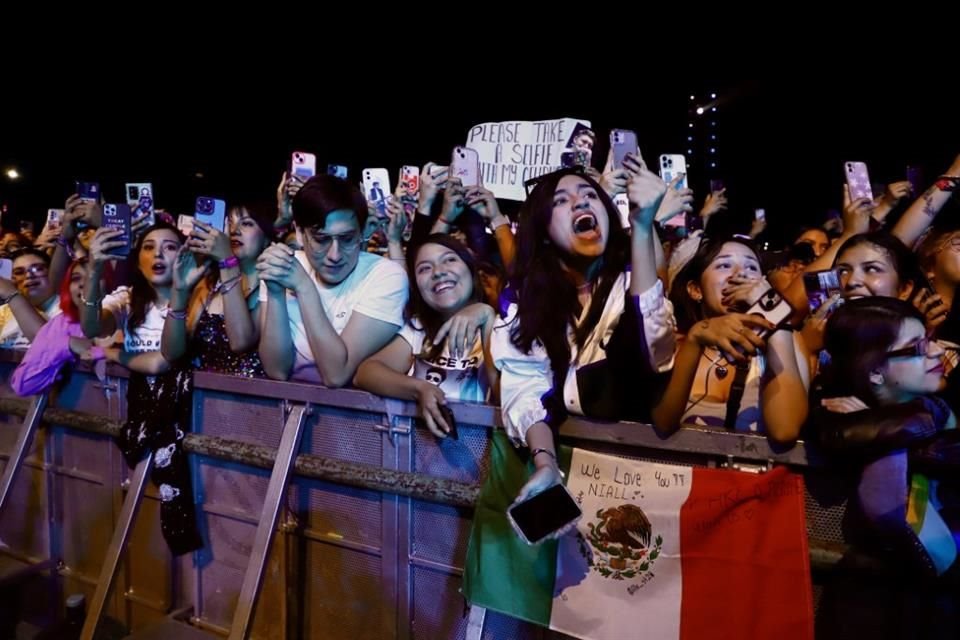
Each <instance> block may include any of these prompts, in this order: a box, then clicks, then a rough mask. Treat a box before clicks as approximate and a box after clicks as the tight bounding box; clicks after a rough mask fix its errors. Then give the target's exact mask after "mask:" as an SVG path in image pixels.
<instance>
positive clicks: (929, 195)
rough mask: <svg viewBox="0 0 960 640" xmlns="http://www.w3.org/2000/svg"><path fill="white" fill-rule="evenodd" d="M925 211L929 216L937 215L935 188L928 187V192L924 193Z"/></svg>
mask: <svg viewBox="0 0 960 640" xmlns="http://www.w3.org/2000/svg"><path fill="white" fill-rule="evenodd" d="M923 212H924V213H925V214H927V217H928V218H932V217H934V216H935V215H937V210H936V208H934V206H933V189H927V192H926V193H924V194H923Z"/></svg>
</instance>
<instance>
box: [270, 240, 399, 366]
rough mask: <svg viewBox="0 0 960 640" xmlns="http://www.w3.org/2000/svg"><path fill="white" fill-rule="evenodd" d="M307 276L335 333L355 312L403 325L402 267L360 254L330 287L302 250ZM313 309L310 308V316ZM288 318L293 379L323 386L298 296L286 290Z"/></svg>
mask: <svg viewBox="0 0 960 640" xmlns="http://www.w3.org/2000/svg"><path fill="white" fill-rule="evenodd" d="M296 258H297V260H299V261H300V264H302V265H303V268H304V270H306V272H307V275H309V276H310V279H311V280H312V281H313V283H314V285H316V287H317V293H319V294H320V301H321V302H322V304H323V311H324V312H325V313H326V314H327V319H328V320H329V321H330V324H331V325H333V329H334V331H336V332H337V333H338V334H340V333H343V330H344V328H346V326H347V323H348V322H349V321H350V317H351V316H352V315H353V313H354V312H357V313H361V314H363V315H365V316H367V317H368V318H373V319H374V320H381V321H383V322H388V323H390V324H393V325H396V326H397V328H399V327H400V326H401V325H403V308H404V306H406V304H407V295H408V294H409V281H408V278H407V272H406V271H404V269H403V267H401V266H400V265H397V264H395V263H394V262H393V261H392V260H387V259H385V258H381V257H379V256H375V255H373V254H371V253H366V252H364V253H361V254H360V256H359V258H358V259H357V266H356V268H355V269H354V270H353V272H352V273H351V274H350V275H349V276H347V278H346V279H345V280H344V281H343V282H341V283H340V284H338V285H336V286H334V287H328V286H326V285H324V284H321V283H320V282H318V279H317V272H316V271H315V270H314V268H313V267H312V266H311V265H310V262H309V260H307V255H306V254H305V253H304V252H303V251H297V252H296ZM266 300H267V286H266V283H264V282H261V283H260V301H261V302H266ZM311 311H312V310H311V309H308V310H307V313H310V312H311ZM287 315H288V317H289V318H290V335H291V336H292V338H293V349H294V352H295V354H294V362H293V371H291V375H290V378H291V379H292V380H300V381H304V382H317V383H322V382H323V380H322V379H321V377H320V371H319V370H318V369H317V365H316V360H314V357H313V352H312V351H311V350H310V342H309V340H307V332H306V330H305V329H304V326H303V315H302V313H301V309H300V302H299V301H298V300H297V296H296V294H294V292H292V291H289V290H288V291H287Z"/></svg>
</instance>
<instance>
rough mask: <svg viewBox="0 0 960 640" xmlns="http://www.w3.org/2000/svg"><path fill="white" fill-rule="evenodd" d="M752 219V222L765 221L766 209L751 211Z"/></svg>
mask: <svg viewBox="0 0 960 640" xmlns="http://www.w3.org/2000/svg"><path fill="white" fill-rule="evenodd" d="M753 219H754V220H766V219H767V210H766V209H754V210H753Z"/></svg>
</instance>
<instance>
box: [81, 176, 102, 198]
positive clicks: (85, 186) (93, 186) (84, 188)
mask: <svg viewBox="0 0 960 640" xmlns="http://www.w3.org/2000/svg"><path fill="white" fill-rule="evenodd" d="M75 184H76V193H77V195H78V196H80V199H81V200H83V201H85V202H100V185H99V184H98V183H96V182H80V181H79V180H78V181H77V182H76V183H75Z"/></svg>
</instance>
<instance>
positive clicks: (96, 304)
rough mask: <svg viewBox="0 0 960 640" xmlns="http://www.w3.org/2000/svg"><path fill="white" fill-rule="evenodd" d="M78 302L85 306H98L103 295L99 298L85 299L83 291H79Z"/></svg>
mask: <svg viewBox="0 0 960 640" xmlns="http://www.w3.org/2000/svg"><path fill="white" fill-rule="evenodd" d="M80 302H82V303H83V304H84V306H87V307H99V306H100V303H101V302H103V296H100V299H99V300H93V301H90V300H87V296H86V294H84V293H83V292H81V293H80Z"/></svg>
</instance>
